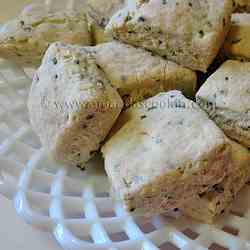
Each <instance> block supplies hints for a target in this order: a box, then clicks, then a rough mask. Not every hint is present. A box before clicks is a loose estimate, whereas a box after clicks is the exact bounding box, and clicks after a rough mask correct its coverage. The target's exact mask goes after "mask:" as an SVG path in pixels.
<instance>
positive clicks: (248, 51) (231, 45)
mask: <svg viewBox="0 0 250 250" xmlns="http://www.w3.org/2000/svg"><path fill="white" fill-rule="evenodd" d="M223 52H224V54H225V55H226V56H227V57H228V58H231V59H236V60H240V61H250V14H233V16H232V27H231V29H230V31H229V33H228V36H227V38H226V41H225V44H224V46H223Z"/></svg>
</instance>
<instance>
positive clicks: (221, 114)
mask: <svg viewBox="0 0 250 250" xmlns="http://www.w3.org/2000/svg"><path fill="white" fill-rule="evenodd" d="M196 100H197V102H198V104H199V105H200V107H201V108H202V109H204V110H205V111H206V112H207V113H208V114H209V116H210V118H211V119H213V120H214V122H215V123H216V124H217V125H218V126H219V127H220V128H221V129H222V130H223V131H224V132H225V133H226V135H227V136H229V137H230V138H232V139H233V140H236V141H238V142H239V143H240V144H242V145H244V146H246V147H248V148H250V63H248V62H239V61H231V60H229V61H227V62H225V63H224V64H223V65H222V66H221V67H220V68H219V69H218V70H217V71H216V72H215V73H214V74H213V75H212V76H211V77H210V78H209V79H208V80H207V81H206V83H205V84H204V85H203V86H202V87H201V88H200V90H199V91H198V93H197V95H196Z"/></svg>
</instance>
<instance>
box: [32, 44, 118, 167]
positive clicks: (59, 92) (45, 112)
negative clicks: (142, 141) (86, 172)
mask: <svg viewBox="0 0 250 250" xmlns="http://www.w3.org/2000/svg"><path fill="white" fill-rule="evenodd" d="M28 107H29V114H30V120H31V124H32V125H33V128H34V130H35V131H36V133H37V134H38V135H39V137H40V139H41V142H42V144H43V146H44V147H45V148H47V149H48V152H50V153H51V155H52V156H53V158H55V159H56V160H57V161H59V162H61V163H64V164H68V165H73V166H75V165H77V166H82V164H84V163H85V162H87V161H88V160H89V159H90V158H91V157H92V156H94V155H95V153H96V151H97V150H98V149H99V147H100V145H101V144H102V142H103V140H104V139H105V137H106V135H107V134H108V133H109V131H110V129H111V128H112V126H113V124H114V122H115V121H116V119H117V117H118V115H119V113H120V111H121V109H122V107H123V102H122V100H121V98H120V96H119V94H118V93H117V91H116V90H115V89H114V88H113V87H112V86H111V85H110V83H109V81H108V80H107V78H106V77H105V75H104V74H103V72H102V71H101V70H100V69H99V68H98V66H97V65H96V62H95V59H94V57H93V55H92V54H91V52H90V50H88V48H82V47H78V46H77V45H66V44H63V43H59V42H58V43H55V44H52V45H51V46H50V48H49V49H48V51H47V52H46V55H45V57H44V59H43V62H42V65H41V67H40V68H39V69H38V71H37V73H36V74H35V76H34V80H33V83H32V87H31V90H30V95H29V100H28Z"/></svg>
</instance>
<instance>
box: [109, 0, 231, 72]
mask: <svg viewBox="0 0 250 250" xmlns="http://www.w3.org/2000/svg"><path fill="white" fill-rule="evenodd" d="M231 13H232V1H231V0H222V1H221V0H211V1H207V0H191V1H186V0H172V1H162V0H150V1H144V0H143V1H142V0H137V1H128V3H127V5H126V7H124V8H123V9H122V10H120V11H118V12H117V13H116V14H115V15H114V16H113V17H112V18H111V20H110V22H109V24H108V25H107V27H106V30H107V32H108V33H111V34H112V35H113V36H114V38H116V39H119V40H121V41H123V42H125V43H128V44H132V45H135V46H138V47H144V48H145V49H148V50H150V51H153V52H155V53H156V54H159V55H161V56H163V57H165V58H166V59H168V60H171V61H174V62H176V63H178V64H180V65H183V66H186V67H188V68H191V69H193V70H199V71H203V72H206V70H207V69H208V67H209V65H210V64H211V63H212V62H213V60H214V58H215V57H216V55H217V54H218V52H219V49H220V47H221V46H222V44H223V42H224V39H225V37H226V35H227V33H228V30H229V28H230V25H231Z"/></svg>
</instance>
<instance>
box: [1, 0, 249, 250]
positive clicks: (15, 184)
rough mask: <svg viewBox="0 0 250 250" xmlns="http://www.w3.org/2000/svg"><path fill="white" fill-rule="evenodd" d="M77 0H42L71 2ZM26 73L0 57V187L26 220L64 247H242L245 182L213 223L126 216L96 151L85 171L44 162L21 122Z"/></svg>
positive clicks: (45, 158) (246, 222)
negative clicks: (227, 211) (113, 195)
mask: <svg viewBox="0 0 250 250" xmlns="http://www.w3.org/2000/svg"><path fill="white" fill-rule="evenodd" d="M18 1H19V0H18ZM82 1H84V0H82ZM82 1H80V0H79V1H78V2H77V1H60V0H58V1H57V4H56V1H46V4H47V6H48V8H54V7H56V8H60V6H63V7H65V6H67V8H74V7H78V8H79V6H80V4H83V2H82ZM0 14H1V13H0ZM31 75H32V70H30V69H21V68H19V67H17V66H16V65H14V64H12V63H11V62H7V61H5V60H0V193H2V194H4V195H5V196H6V197H8V198H10V199H12V200H13V201H14V202H13V204H14V207H15V209H16V212H17V213H18V214H19V215H20V216H21V217H22V218H23V219H24V220H25V221H26V222H27V223H29V224H31V225H33V226H34V227H36V228H39V229H41V230H43V231H48V232H51V233H52V234H53V235H54V236H55V239H56V240H57V241H58V242H59V243H60V245H61V246H62V247H63V248H64V249H69V250H73V249H74V250H78V249H79V250H80V249H82V250H83V249H84V250H85V249H88V250H91V249H95V250H104V249H105V250H106V249H109V250H111V249H112V250H118V249H119V250H141V249H144V250H157V249H163V250H175V249H183V250H203V249H212V250H215V249H218V250H223V249H230V250H245V249H250V187H247V188H245V190H244V191H243V192H242V194H241V195H240V197H238V199H237V201H235V205H234V206H233V208H232V211H231V213H230V214H228V215H225V217H224V218H221V220H220V221H218V223H217V224H216V225H204V224H198V223H195V222H193V221H191V220H189V219H187V218H185V217H183V216H181V215H179V214H178V213H177V214H173V215H172V216H170V215H159V216H155V217H153V218H152V219H150V220H146V219H145V218H142V217H131V216H130V215H129V214H128V213H126V212H125V211H124V209H123V208H122V206H121V204H120V203H119V202H117V201H114V200H112V199H111V197H110V196H109V193H108V190H109V184H108V180H107V177H106V175H105V172H104V170H103V162H102V159H101V157H97V158H96V159H94V160H93V161H92V162H90V163H89V164H91V165H94V166H93V167H90V168H89V170H88V171H86V172H81V171H80V170H78V169H77V168H70V169H66V168H62V167H61V166H57V165H55V163H52V162H51V161H50V159H49V158H48V156H47V155H46V153H45V152H44V151H43V149H42V148H41V145H40V143H39V140H38V138H37V137H36V135H35V134H34V133H33V131H32V129H31V127H30V124H29V118H28V113H27V108H26V101H27V96H28V92H29V87H30V84H31ZM176 217H177V218H178V219H176Z"/></svg>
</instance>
